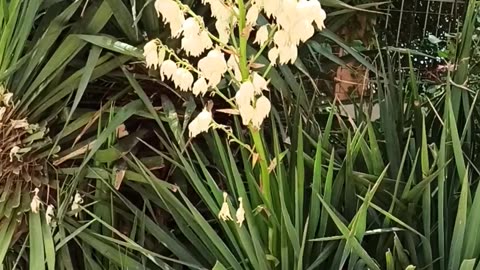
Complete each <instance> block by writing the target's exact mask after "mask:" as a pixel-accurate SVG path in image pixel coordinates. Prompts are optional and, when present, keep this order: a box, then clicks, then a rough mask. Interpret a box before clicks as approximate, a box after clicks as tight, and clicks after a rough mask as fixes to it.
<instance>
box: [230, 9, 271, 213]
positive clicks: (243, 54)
mask: <svg viewBox="0 0 480 270" xmlns="http://www.w3.org/2000/svg"><path fill="white" fill-rule="evenodd" d="M237 4H238V11H239V18H238V22H239V23H238V34H239V39H240V42H239V43H240V55H239V60H240V63H239V64H240V72H241V73H242V82H244V81H246V80H248V77H249V76H250V72H249V67H248V61H247V42H248V36H249V33H250V31H249V30H248V29H247V26H246V8H245V3H244V1H243V0H237ZM250 133H251V135H252V138H253V144H254V145H255V150H256V151H257V152H258V154H259V156H260V160H259V163H260V170H261V179H260V185H261V187H262V190H263V194H264V196H265V200H266V202H265V204H266V205H267V207H268V208H270V209H271V203H272V194H271V188H270V175H269V173H268V164H267V155H266V153H265V148H264V146H263V142H262V137H261V135H260V132H259V131H258V130H257V129H255V128H253V127H251V126H250Z"/></svg>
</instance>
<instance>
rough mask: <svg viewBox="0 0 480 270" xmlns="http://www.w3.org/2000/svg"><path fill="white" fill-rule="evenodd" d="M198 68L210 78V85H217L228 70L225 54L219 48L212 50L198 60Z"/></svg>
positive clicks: (204, 75)
mask: <svg viewBox="0 0 480 270" xmlns="http://www.w3.org/2000/svg"><path fill="white" fill-rule="evenodd" d="M198 70H200V72H201V73H202V76H203V77H205V79H207V80H208V84H209V86H211V87H215V86H217V85H218V83H220V81H221V79H222V76H223V74H224V73H225V72H227V70H228V66H227V62H226V61H225V56H224V54H223V53H222V52H221V51H220V50H219V49H215V50H211V51H210V52H208V54H207V56H205V57H204V58H202V59H200V61H198Z"/></svg>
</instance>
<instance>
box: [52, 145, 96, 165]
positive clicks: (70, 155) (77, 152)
mask: <svg viewBox="0 0 480 270" xmlns="http://www.w3.org/2000/svg"><path fill="white" fill-rule="evenodd" d="M96 141H97V140H94V141H92V142H90V143H89V144H87V145H84V146H82V147H80V148H79V149H77V150H75V151H73V152H70V153H68V154H67V155H65V156H63V157H61V158H59V159H57V160H55V161H54V162H53V165H55V166H58V165H60V164H62V163H63V162H65V161H67V160H69V159H71V158H74V157H78V156H80V155H83V154H85V153H86V152H87V150H88V149H90V148H91V147H92V145H93V144H94V143H95V142H96Z"/></svg>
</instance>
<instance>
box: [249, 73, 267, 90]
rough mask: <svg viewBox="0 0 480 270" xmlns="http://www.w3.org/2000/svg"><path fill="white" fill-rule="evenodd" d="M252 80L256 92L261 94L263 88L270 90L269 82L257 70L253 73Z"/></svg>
mask: <svg viewBox="0 0 480 270" xmlns="http://www.w3.org/2000/svg"><path fill="white" fill-rule="evenodd" d="M252 82H253V87H254V89H255V93H256V94H261V93H262V91H263V90H268V87H267V85H268V82H267V80H265V78H263V77H262V76H261V75H260V74H258V73H257V72H253V73H252Z"/></svg>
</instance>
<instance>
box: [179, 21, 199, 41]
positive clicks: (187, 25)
mask: <svg viewBox="0 0 480 270" xmlns="http://www.w3.org/2000/svg"><path fill="white" fill-rule="evenodd" d="M198 20H200V18H194V17H190V18H188V19H186V20H185V21H184V22H183V24H182V31H183V35H184V36H197V35H198V34H199V33H200V29H201V26H200V25H199V23H198Z"/></svg>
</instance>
